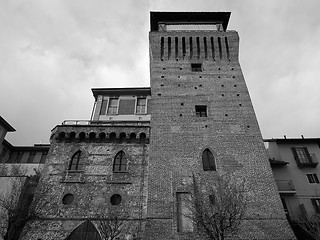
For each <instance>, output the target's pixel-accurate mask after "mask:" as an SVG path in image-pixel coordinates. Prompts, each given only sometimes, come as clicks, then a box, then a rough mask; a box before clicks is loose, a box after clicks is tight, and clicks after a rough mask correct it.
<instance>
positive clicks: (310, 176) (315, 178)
mask: <svg viewBox="0 0 320 240" xmlns="http://www.w3.org/2000/svg"><path fill="white" fill-rule="evenodd" d="M307 178H308V181H309V183H319V179H318V176H317V174H315V173H310V174H307Z"/></svg>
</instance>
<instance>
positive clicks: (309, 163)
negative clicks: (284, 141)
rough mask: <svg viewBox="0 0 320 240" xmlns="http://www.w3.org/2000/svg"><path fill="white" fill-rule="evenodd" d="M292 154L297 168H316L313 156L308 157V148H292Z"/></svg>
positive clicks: (316, 163) (316, 162)
mask: <svg viewBox="0 0 320 240" xmlns="http://www.w3.org/2000/svg"><path fill="white" fill-rule="evenodd" d="M291 149H292V153H293V156H294V158H295V160H296V162H297V165H298V167H299V168H302V167H316V166H317V165H318V161H317V160H316V158H315V155H314V154H312V156H311V155H310V153H309V151H308V148H306V147H293V148H291Z"/></svg>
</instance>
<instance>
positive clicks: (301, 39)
mask: <svg viewBox="0 0 320 240" xmlns="http://www.w3.org/2000/svg"><path fill="white" fill-rule="evenodd" d="M150 11H194V12H196V11H200V12H201V11H230V12H231V18H230V21H229V27H228V28H229V29H230V30H236V31H238V33H239V35H240V64H241V66H242V71H243V74H244V77H245V80H246V83H247V86H248V88H249V91H250V95H251V99H252V102H253V105H254V108H255V112H256V115H257V118H258V121H259V124H260V128H261V131H262V135H263V137H264V138H279V137H281V138H282V137H283V135H284V134H285V135H287V137H300V135H301V134H303V135H304V136H305V137H320V126H319V125H320V107H319V103H320V14H319V11H320V1H319V0H304V1H301V0H281V1H279V0H268V1H258V0H241V1H240V0H196V1H194V0H171V1H169V0H159V1H151V0H149V1H147V0H117V1H107V0H90V1H85V0H50V1H44V0H32V1H31V0H0V66H1V68H0V114H1V116H2V117H3V118H4V119H6V120H7V121H8V122H9V123H10V124H11V125H12V126H13V127H14V128H15V129H16V130H17V131H16V132H14V133H8V134H7V137H6V139H7V140H8V141H9V142H11V143H12V144H14V145H33V144H34V143H48V142H49V137H50V131H51V129H52V128H53V127H54V126H56V125H58V124H61V122H62V121H63V120H67V119H89V118H90V116H91V111H92V107H93V103H94V98H93V96H92V93H91V88H99V87H101V88H109V87H140V86H142V87H148V86H149V55H148V54H149V47H148V33H149V12H150Z"/></svg>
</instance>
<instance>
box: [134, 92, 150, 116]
mask: <svg viewBox="0 0 320 240" xmlns="http://www.w3.org/2000/svg"><path fill="white" fill-rule="evenodd" d="M139 99H144V100H145V105H138V104H139ZM147 102H148V101H147V97H145V96H141V97H140V96H138V97H136V106H135V111H134V112H135V114H137V115H145V114H147V104H148V103H147ZM141 106H144V112H141V110H139V112H138V109H139V107H141Z"/></svg>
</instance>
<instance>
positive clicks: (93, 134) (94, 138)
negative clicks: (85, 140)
mask: <svg viewBox="0 0 320 240" xmlns="http://www.w3.org/2000/svg"><path fill="white" fill-rule="evenodd" d="M89 139H90V141H95V140H96V133H95V132H91V133H89Z"/></svg>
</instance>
